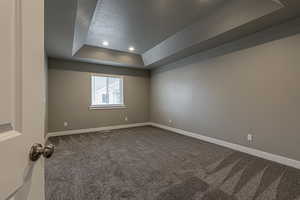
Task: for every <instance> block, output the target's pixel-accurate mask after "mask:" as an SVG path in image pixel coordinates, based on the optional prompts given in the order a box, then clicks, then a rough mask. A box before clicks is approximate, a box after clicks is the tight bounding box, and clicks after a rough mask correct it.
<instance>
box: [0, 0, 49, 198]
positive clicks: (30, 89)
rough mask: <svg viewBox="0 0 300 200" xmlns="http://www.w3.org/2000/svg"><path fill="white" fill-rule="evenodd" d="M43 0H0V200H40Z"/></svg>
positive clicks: (42, 112) (42, 176)
mask: <svg viewBox="0 0 300 200" xmlns="http://www.w3.org/2000/svg"><path fill="white" fill-rule="evenodd" d="M45 76H46V71H45V64H44V0H0V200H6V199H15V200H25V199H26V200H27V199H28V200H44V196H45V194H44V165H43V162H44V158H42V157H41V158H40V159H39V160H38V161H36V162H32V161H30V160H29V150H30V148H31V146H32V145H33V144H34V143H41V144H43V143H44V124H45V123H44V119H45V106H46V105H45V92H46V91H45Z"/></svg>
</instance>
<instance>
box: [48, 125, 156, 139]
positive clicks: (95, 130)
mask: <svg viewBox="0 0 300 200" xmlns="http://www.w3.org/2000/svg"><path fill="white" fill-rule="evenodd" d="M149 125H150V123H148V122H145V123H136V124H124V125H115V126H103V127H98V128H87V129H78V130H67V131H57V132H50V133H48V134H47V136H46V140H47V139H48V138H49V137H56V136H63V135H74V134H80V133H90V132H97V131H107V130H115V129H123V128H133V127H140V126H149Z"/></svg>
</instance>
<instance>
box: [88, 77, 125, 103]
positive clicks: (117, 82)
mask: <svg viewBox="0 0 300 200" xmlns="http://www.w3.org/2000/svg"><path fill="white" fill-rule="evenodd" d="M91 103H92V105H91V107H92V108H97V107H100V108H101V107H104V108H105V107H122V106H124V97H123V77H121V76H109V75H92V102H91Z"/></svg>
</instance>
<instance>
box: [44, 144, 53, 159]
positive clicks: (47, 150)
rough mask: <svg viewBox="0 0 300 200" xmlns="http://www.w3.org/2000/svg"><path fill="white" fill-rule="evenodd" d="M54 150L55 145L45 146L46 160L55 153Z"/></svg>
mask: <svg viewBox="0 0 300 200" xmlns="http://www.w3.org/2000/svg"><path fill="white" fill-rule="evenodd" d="M54 148H55V146H54V145H53V144H48V145H47V146H45V148H44V151H43V156H44V157H45V158H50V157H51V156H52V154H53V153H54Z"/></svg>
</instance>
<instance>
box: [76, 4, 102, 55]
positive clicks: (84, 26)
mask: <svg viewBox="0 0 300 200" xmlns="http://www.w3.org/2000/svg"><path fill="white" fill-rule="evenodd" d="M101 1H102V0H99V2H101ZM96 5H97V0H88V1H87V0H77V12H76V19H75V28H74V41H73V49H72V55H74V54H75V53H76V52H77V51H78V50H79V49H80V48H81V47H83V45H84V44H85V41H86V38H87V35H88V31H89V27H90V24H91V21H92V18H93V14H94V11H95V8H96Z"/></svg>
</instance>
